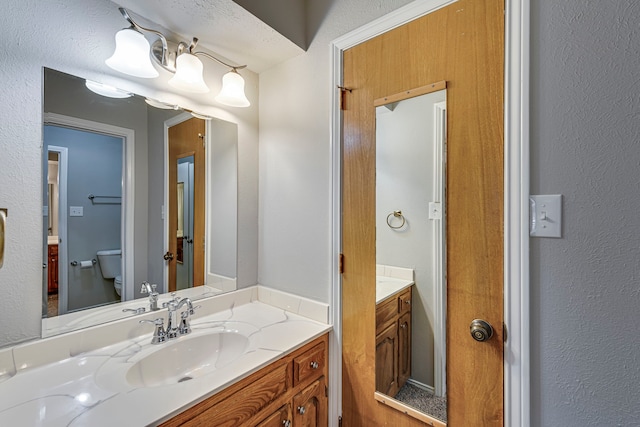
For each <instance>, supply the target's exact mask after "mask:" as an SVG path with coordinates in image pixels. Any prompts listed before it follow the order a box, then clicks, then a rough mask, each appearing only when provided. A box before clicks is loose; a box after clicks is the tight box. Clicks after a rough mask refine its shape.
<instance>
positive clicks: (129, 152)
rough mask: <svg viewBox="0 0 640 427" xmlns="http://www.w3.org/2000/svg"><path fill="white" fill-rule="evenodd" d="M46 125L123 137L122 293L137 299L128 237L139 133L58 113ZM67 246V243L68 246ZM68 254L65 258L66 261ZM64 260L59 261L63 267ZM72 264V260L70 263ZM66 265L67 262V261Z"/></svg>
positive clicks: (47, 115)
mask: <svg viewBox="0 0 640 427" xmlns="http://www.w3.org/2000/svg"><path fill="white" fill-rule="evenodd" d="M43 118H44V124H45V125H53V126H62V127H67V128H72V129H78V130H83V131H87V132H93V133H100V134H104V135H110V136H115V137H117V138H122V210H121V227H120V242H122V245H121V248H122V251H123V256H122V261H123V263H122V273H123V276H122V290H123V292H124V293H123V300H124V301H128V300H131V299H133V297H134V288H135V286H134V258H135V254H134V250H135V242H134V239H133V238H131V239H126V238H125V237H126V236H135V231H134V226H135V203H134V200H135V171H134V165H135V152H136V150H135V131H134V130H133V129H128V128H123V127H120V126H113V125H109V124H106V123H100V122H95V121H92V120H85V119H80V118H78V117H72V116H65V115H63V114H57V113H44V117H43ZM65 245H66V243H65ZM66 256H67V255H66V254H64V257H65V259H66ZM62 261H63V258H62V256H60V258H59V262H60V264H61V265H62ZM67 261H68V260H67ZM65 262H66V261H65Z"/></svg>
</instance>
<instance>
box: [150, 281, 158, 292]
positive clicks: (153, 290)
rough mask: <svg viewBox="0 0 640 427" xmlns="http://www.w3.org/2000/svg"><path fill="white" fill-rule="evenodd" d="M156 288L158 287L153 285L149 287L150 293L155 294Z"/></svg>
mask: <svg viewBox="0 0 640 427" xmlns="http://www.w3.org/2000/svg"><path fill="white" fill-rule="evenodd" d="M157 287H158V285H156V284H155V283H154V284H153V285H151V292H153V293H157V292H156V288H157Z"/></svg>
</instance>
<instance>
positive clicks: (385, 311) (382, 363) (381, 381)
mask: <svg viewBox="0 0 640 427" xmlns="http://www.w3.org/2000/svg"><path fill="white" fill-rule="evenodd" d="M381 282H382V283H381ZM412 286H413V282H412V281H408V280H401V279H393V278H387V277H384V278H379V280H378V286H377V291H378V292H377V295H376V390H377V391H379V392H381V393H384V394H386V395H388V396H391V397H393V396H395V395H396V394H397V393H398V390H400V388H402V386H403V385H404V384H405V383H406V382H407V380H408V379H409V377H410V376H411V290H412Z"/></svg>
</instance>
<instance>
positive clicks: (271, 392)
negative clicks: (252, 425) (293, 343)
mask: <svg viewBox="0 0 640 427" xmlns="http://www.w3.org/2000/svg"><path fill="white" fill-rule="evenodd" d="M289 366H290V365H288V364H281V365H280V366H278V367H277V368H275V369H274V370H272V371H271V372H269V373H267V374H266V375H264V376H263V377H262V378H260V379H258V380H257V381H255V382H253V383H251V384H249V385H248V386H246V387H245V388H243V389H241V390H239V391H238V392H237V393H235V394H233V395H232V396H230V397H228V398H226V399H225V400H223V401H222V402H220V403H218V404H216V405H214V406H212V407H209V408H208V409H207V410H205V411H203V412H202V413H200V414H198V415H197V417H195V418H192V419H190V420H188V421H183V422H182V423H180V424H179V425H181V426H190V427H194V426H203V427H204V426H213V425H215V426H227V427H231V426H240V425H242V424H243V423H245V422H246V421H247V420H249V419H250V418H251V417H253V416H254V415H256V414H257V413H258V412H260V410H262V408H264V407H265V406H267V405H268V404H269V403H271V402H273V401H275V400H276V399H277V398H278V397H280V396H282V395H283V394H284V393H285V392H286V391H287V371H288V367H289ZM194 415H195V414H194Z"/></svg>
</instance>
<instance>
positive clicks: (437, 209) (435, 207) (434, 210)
mask: <svg viewBox="0 0 640 427" xmlns="http://www.w3.org/2000/svg"><path fill="white" fill-rule="evenodd" d="M429 219H442V205H441V204H440V203H439V202H429Z"/></svg>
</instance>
